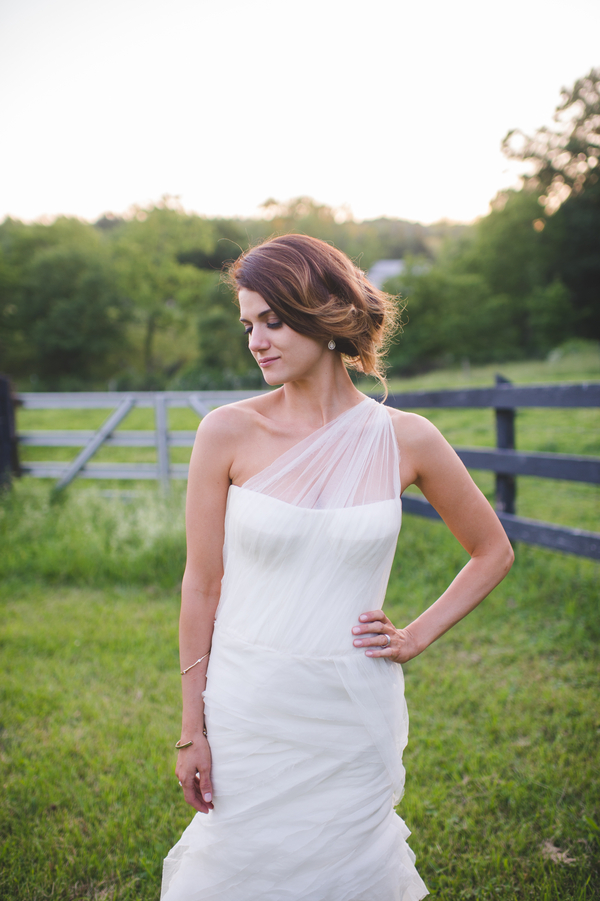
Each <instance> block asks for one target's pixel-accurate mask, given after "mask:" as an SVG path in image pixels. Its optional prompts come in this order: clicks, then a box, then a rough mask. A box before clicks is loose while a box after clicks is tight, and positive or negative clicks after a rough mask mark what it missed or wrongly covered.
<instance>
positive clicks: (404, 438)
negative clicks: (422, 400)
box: [386, 407, 441, 449]
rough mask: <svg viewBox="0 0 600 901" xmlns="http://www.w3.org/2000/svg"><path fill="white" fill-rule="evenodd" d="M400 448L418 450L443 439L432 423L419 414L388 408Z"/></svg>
mask: <svg viewBox="0 0 600 901" xmlns="http://www.w3.org/2000/svg"><path fill="white" fill-rule="evenodd" d="M386 409H387V410H388V411H389V414H390V418H391V420H392V425H393V427H394V432H395V433H396V440H397V441H398V446H399V447H400V448H402V447H409V448H415V449H418V448H419V447H420V446H421V445H423V444H424V443H428V442H430V441H431V440H432V439H434V438H437V437H438V436H439V437H441V435H440V432H439V430H438V429H437V428H436V427H435V426H434V424H433V423H432V422H430V421H429V420H428V419H426V418H425V416H420V415H419V414H418V413H408V412H407V411H405V410H398V409H396V408H395V407H387V408H386Z"/></svg>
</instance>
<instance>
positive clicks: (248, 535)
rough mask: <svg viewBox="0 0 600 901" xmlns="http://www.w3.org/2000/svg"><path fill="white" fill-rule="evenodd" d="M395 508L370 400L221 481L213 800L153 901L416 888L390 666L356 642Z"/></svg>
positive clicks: (385, 569)
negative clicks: (403, 810)
mask: <svg viewBox="0 0 600 901" xmlns="http://www.w3.org/2000/svg"><path fill="white" fill-rule="evenodd" d="M400 523H401V502H400V484H399V461H398V449H397V444H396V439H395V435H394V432H393V428H392V425H391V419H390V415H389V412H388V411H387V410H386V409H385V408H384V407H381V406H380V405H379V404H377V403H376V402H375V401H372V400H370V399H365V400H363V401H362V402H360V403H359V404H357V405H356V406H354V407H352V408H351V409H350V410H347V411H346V412H345V413H343V414H341V416H338V417H337V418H336V419H334V420H333V421H332V422H330V423H327V424H326V425H325V426H323V427H322V428H321V429H318V430H317V431H316V432H314V433H313V434H312V435H310V436H309V437H308V438H306V439H304V440H303V441H301V442H300V443H299V444H297V445H296V446H295V447H293V448H292V449H291V450H290V451H288V452H287V453H285V454H283V455H282V456H281V457H279V458H278V459H277V460H275V462H274V463H273V464H272V465H271V466H269V467H267V468H266V469H265V470H263V472H261V473H259V474H258V475H257V476H255V477H253V478H252V479H250V480H249V481H248V482H246V483H245V485H244V486H243V487H237V486H234V485H232V486H231V488H230V489H229V496H228V502H227V513H226V519H225V546H224V562H225V574H224V577H223V584H222V592H221V600H220V603H219V608H218V611H217V618H216V623H215V630H214V635H213V642H212V650H211V657H210V663H209V668H208V675H207V687H206V692H205V705H206V706H205V719H206V727H207V731H208V736H209V741H210V745H211V750H212V755H213V772H212V778H213V786H214V805H215V807H214V810H213V811H211V812H210V813H209V814H208V815H203V814H197V815H196V816H195V817H194V819H193V820H192V822H191V824H190V825H189V826H188V828H187V829H186V830H185V832H184V833H183V835H182V837H181V839H180V841H179V842H178V843H177V845H175V847H174V848H173V849H172V850H171V851H170V853H169V855H168V857H167V858H166V860H165V864H164V873H163V886H162V894H161V898H162V899H163V901H418V899H420V898H423V897H424V896H425V895H426V894H427V889H426V888H425V885H424V883H423V881H422V880H421V878H420V876H419V875H418V873H417V871H416V869H415V866H414V855H413V853H412V851H411V850H410V848H409V847H408V845H407V844H406V841H405V839H406V837H407V836H408V835H409V831H408V829H407V828H406V826H405V825H404V823H403V821H402V820H401V819H400V817H398V816H397V815H396V813H395V812H394V809H393V805H394V804H395V803H397V801H398V800H399V799H400V796H401V794H402V790H403V785H404V769H403V766H402V751H403V749H404V747H405V745H406V741H407V736H408V716H407V712H406V704H405V701H404V681H403V675H402V669H401V667H400V666H399V665H398V664H395V663H390V662H389V661H386V660H385V659H377V658H375V659H373V658H368V657H366V656H365V653H364V649H359V648H355V647H354V646H353V644H352V634H351V629H352V626H353V625H355V624H356V622H357V621H358V616H359V615H360V614H361V613H363V612H365V611H367V610H374V609H378V608H380V607H381V606H382V604H383V600H384V595H385V590H386V586H387V582H388V578H389V573H390V568H391V565H392V559H393V556H394V551H395V546H396V541H397V537H398V532H399V529H400Z"/></svg>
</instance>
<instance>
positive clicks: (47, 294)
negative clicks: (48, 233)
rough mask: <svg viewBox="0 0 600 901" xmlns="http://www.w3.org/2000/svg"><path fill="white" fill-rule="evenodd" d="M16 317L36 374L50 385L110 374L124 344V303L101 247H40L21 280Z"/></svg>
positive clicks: (74, 382) (59, 385) (72, 382)
mask: <svg viewBox="0 0 600 901" xmlns="http://www.w3.org/2000/svg"><path fill="white" fill-rule="evenodd" d="M21 292H22V302H21V304H20V305H19V311H18V320H19V325H20V328H21V331H22V333H23V334H24V336H25V342H26V345H27V347H28V349H29V350H30V352H31V355H32V357H33V360H32V363H33V368H34V371H35V372H36V374H37V375H38V376H39V377H40V378H41V379H42V381H43V382H44V383H45V384H46V385H47V386H49V387H58V388H60V387H62V386H64V385H67V384H68V385H75V384H77V385H78V384H79V383H80V382H81V381H85V380H90V379H94V378H99V377H102V376H104V375H106V374H107V372H108V368H109V360H110V357H111V355H112V354H113V353H114V352H115V350H116V349H118V348H119V347H121V346H123V337H124V335H123V322H124V320H125V318H126V313H127V310H126V305H125V303H124V301H123V298H122V296H121V295H120V294H119V292H118V289H117V285H116V280H115V278H114V275H113V273H112V272H111V271H110V264H109V260H108V259H107V256H106V254H105V253H103V252H102V251H101V250H96V251H95V252H93V251H89V250H85V249H83V248H81V247H74V246H58V247H51V248H47V249H45V250H42V251H39V252H38V253H37V254H36V255H35V257H34V259H33V260H32V261H31V264H30V265H29V266H28V267H27V269H26V271H25V273H24V278H23V281H22V284H21Z"/></svg>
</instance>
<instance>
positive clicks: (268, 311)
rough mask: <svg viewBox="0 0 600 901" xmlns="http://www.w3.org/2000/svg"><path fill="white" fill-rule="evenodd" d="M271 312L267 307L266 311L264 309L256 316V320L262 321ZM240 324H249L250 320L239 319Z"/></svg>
mask: <svg viewBox="0 0 600 901" xmlns="http://www.w3.org/2000/svg"><path fill="white" fill-rule="evenodd" d="M272 312H273V310H272V309H271V308H270V307H267V309H266V310H263V311H262V313H259V314H258V316H257V317H256V318H257V319H263V318H264V317H265V316H268V315H269V313H272ZM240 322H247V323H248V324H250V320H249V319H242V318H240Z"/></svg>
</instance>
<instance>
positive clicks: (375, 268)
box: [367, 260, 404, 288]
mask: <svg viewBox="0 0 600 901" xmlns="http://www.w3.org/2000/svg"><path fill="white" fill-rule="evenodd" d="M403 271H404V260H377V262H376V263H373V265H372V266H371V268H370V269H369V272H368V273H367V274H368V276H369V281H370V282H372V283H373V284H374V285H375V287H376V288H382V287H383V285H384V283H385V282H387V280H388V279H389V278H394V276H396V275H400V273H401V272H403Z"/></svg>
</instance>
